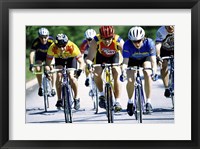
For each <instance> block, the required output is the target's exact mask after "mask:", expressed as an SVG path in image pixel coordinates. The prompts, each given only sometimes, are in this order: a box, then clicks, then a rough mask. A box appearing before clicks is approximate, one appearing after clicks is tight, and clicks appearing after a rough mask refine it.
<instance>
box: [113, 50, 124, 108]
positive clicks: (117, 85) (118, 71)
mask: <svg viewBox="0 0 200 149" xmlns="http://www.w3.org/2000/svg"><path fill="white" fill-rule="evenodd" d="M120 58H121V53H116V54H115V55H114V56H113V57H112V61H111V63H120V62H121V61H122V60H120ZM120 74H121V69H120V67H119V66H114V67H113V69H112V75H113V79H114V95H115V104H114V105H115V111H121V110H122V107H121V105H120V97H121V92H120V91H121V83H120V80H119V76H120Z"/></svg>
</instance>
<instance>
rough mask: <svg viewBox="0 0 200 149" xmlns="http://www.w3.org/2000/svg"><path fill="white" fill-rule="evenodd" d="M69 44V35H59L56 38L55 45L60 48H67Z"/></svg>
mask: <svg viewBox="0 0 200 149" xmlns="http://www.w3.org/2000/svg"><path fill="white" fill-rule="evenodd" d="M67 42H68V37H67V35H65V34H58V35H57V36H56V40H55V44H56V45H57V46H58V47H64V46H66V44H67Z"/></svg>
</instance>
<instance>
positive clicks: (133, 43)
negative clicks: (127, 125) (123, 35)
mask: <svg viewBox="0 0 200 149" xmlns="http://www.w3.org/2000/svg"><path fill="white" fill-rule="evenodd" d="M123 58H124V59H123V65H122V69H125V68H126V67H127V66H128V67H129V66H138V65H139V66H141V67H143V68H152V69H153V74H156V70H157V65H156V49H155V44H154V42H153V40H152V39H150V38H146V37H145V31H144V29H143V28H142V27H139V26H135V27H132V28H131V29H130V30H129V32H128V40H126V41H125V43H124V47H123ZM143 73H144V81H145V86H144V88H145V93H146V98H147V100H146V105H145V106H146V112H147V114H148V113H150V112H152V105H151V82H152V79H151V73H152V72H151V71H150V70H145V71H143ZM154 76H157V75H154ZM134 82H135V73H133V70H127V85H126V90H127V94H128V98H129V100H128V104H127V113H128V114H129V115H130V116H132V115H133V113H134V109H135V105H134V103H133V100H132V96H133V92H134Z"/></svg>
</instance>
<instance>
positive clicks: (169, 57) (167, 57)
mask: <svg viewBox="0 0 200 149" xmlns="http://www.w3.org/2000/svg"><path fill="white" fill-rule="evenodd" d="M164 59H166V60H168V59H174V56H173V55H172V56H164V57H162V60H164Z"/></svg>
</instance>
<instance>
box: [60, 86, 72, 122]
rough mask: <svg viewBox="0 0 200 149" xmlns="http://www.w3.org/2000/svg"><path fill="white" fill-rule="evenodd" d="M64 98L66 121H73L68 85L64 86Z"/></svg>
mask: <svg viewBox="0 0 200 149" xmlns="http://www.w3.org/2000/svg"><path fill="white" fill-rule="evenodd" d="M62 99H63V101H64V115H65V122H66V123H72V107H71V102H70V101H71V99H70V92H69V88H67V87H66V86H63V87H62Z"/></svg>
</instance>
